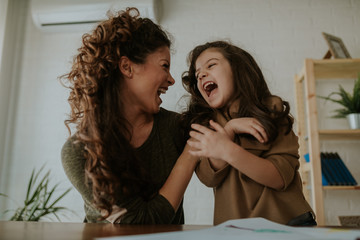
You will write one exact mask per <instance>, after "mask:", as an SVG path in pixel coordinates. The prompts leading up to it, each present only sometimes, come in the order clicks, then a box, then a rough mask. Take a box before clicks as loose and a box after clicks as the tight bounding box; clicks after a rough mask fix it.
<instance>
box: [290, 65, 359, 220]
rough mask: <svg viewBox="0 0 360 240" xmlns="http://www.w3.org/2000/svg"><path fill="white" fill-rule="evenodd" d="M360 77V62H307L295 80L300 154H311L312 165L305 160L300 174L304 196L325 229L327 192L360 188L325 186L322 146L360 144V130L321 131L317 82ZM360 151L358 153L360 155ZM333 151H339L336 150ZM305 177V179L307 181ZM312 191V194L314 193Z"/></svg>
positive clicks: (357, 187) (357, 188) (302, 161)
mask: <svg viewBox="0 0 360 240" xmlns="http://www.w3.org/2000/svg"><path fill="white" fill-rule="evenodd" d="M359 73H360V59H320V60H316V59H305V61H304V66H303V68H302V70H301V72H300V73H299V74H296V75H295V76H294V83H295V90H296V109H297V120H298V124H297V134H298V137H299V145H300V148H299V154H300V156H304V155H305V154H306V153H309V157H310V159H311V161H310V163H306V162H305V160H304V159H303V157H302V158H301V165H300V172H301V175H302V178H303V189H304V196H305V198H306V199H307V200H308V201H309V202H312V207H313V209H314V211H315V214H316V217H317V222H318V224H319V225H325V211H324V193H323V190H360V186H322V175H321V158H320V152H321V145H320V142H321V141H324V140H342V141H344V140H345V141H346V140H351V141H353V140H355V141H357V140H360V129H355V130H351V129H344V130H341V129H335V130H321V129H319V126H318V124H319V121H318V110H317V97H316V96H317V89H316V88H317V87H321V86H322V84H320V85H317V84H316V82H317V81H318V80H320V81H326V80H329V79H336V80H339V81H342V80H350V79H356V78H357V76H358V74H359ZM358 150H359V149H354V151H358ZM333 151H336V149H334V150H333ZM303 176H304V177H303ZM310 191H311V192H310Z"/></svg>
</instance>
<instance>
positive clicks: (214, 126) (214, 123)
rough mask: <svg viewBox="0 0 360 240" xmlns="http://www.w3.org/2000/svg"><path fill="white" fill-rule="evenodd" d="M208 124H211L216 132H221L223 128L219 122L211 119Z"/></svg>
mask: <svg viewBox="0 0 360 240" xmlns="http://www.w3.org/2000/svg"><path fill="white" fill-rule="evenodd" d="M210 126H212V127H213V128H214V129H215V130H216V131H217V132H221V131H223V129H224V128H223V127H222V126H221V125H220V124H218V123H217V122H215V121H213V120H210Z"/></svg>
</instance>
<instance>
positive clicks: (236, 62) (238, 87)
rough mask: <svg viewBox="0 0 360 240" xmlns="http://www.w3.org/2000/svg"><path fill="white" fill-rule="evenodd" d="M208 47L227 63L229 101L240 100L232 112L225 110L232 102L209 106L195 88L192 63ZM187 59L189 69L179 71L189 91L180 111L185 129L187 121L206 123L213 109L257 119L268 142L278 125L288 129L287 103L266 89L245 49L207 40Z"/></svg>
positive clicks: (258, 70) (227, 114) (275, 135)
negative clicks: (230, 88)
mask: <svg viewBox="0 0 360 240" xmlns="http://www.w3.org/2000/svg"><path fill="white" fill-rule="evenodd" d="M209 48H214V49H218V50H219V52H220V53H222V54H223V56H224V57H225V58H226V59H227V60H228V61H229V63H230V66H231V69H232V73H233V78H234V88H235V91H234V92H235V95H234V96H233V98H232V102H233V101H239V102H240V104H239V108H238V110H237V112H236V114H235V115H234V114H230V112H229V111H230V106H231V104H232V102H230V103H228V104H227V105H226V106H224V107H223V108H222V109H213V108H211V107H210V106H209V104H208V103H207V102H206V101H205V99H204V98H203V97H202V95H201V93H200V92H199V90H198V88H197V79H196V76H195V71H196V69H195V63H196V60H197V58H198V57H199V56H200V54H201V53H202V52H204V51H205V50H206V49H209ZM188 62H189V70H188V71H186V72H184V73H183V75H182V82H183V86H184V88H185V89H186V91H187V92H188V93H190V95H191V96H190V103H189V106H188V109H187V111H185V112H184V113H183V115H182V117H183V122H184V125H185V128H187V129H188V130H189V129H190V124H191V123H200V124H202V125H206V126H208V123H209V120H210V119H214V117H215V113H220V114H223V115H224V116H225V117H226V118H229V117H230V118H240V117H252V118H256V119H258V120H259V121H260V123H261V124H262V125H263V126H264V128H265V130H266V132H267V134H268V137H269V142H271V141H273V140H274V139H275V138H276V137H277V135H278V132H279V127H280V126H285V127H286V133H288V132H289V131H290V130H291V128H292V124H293V118H292V117H291V115H290V114H289V112H290V106H289V103H288V102H287V101H283V100H282V99H281V98H280V97H278V96H274V95H272V94H271V93H270V90H269V88H268V86H267V84H266V81H265V79H264V76H263V74H262V72H261V70H260V68H259V66H258V64H257V63H256V61H255V60H254V58H253V57H252V56H251V55H250V54H249V53H248V52H246V51H244V50H243V49H241V48H239V47H237V46H234V45H232V44H230V43H228V42H225V41H215V42H208V43H205V44H203V45H199V46H197V47H195V48H194V49H193V50H192V51H191V52H190V53H189V56H188Z"/></svg>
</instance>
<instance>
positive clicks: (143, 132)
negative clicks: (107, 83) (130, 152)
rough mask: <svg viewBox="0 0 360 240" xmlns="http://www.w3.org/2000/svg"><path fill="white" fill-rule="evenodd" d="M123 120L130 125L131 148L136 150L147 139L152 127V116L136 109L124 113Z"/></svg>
mask: <svg viewBox="0 0 360 240" xmlns="http://www.w3.org/2000/svg"><path fill="white" fill-rule="evenodd" d="M125 118H126V120H127V121H128V122H129V123H130V124H131V127H132V129H131V133H132V134H131V135H132V136H131V139H129V141H130V144H131V146H133V147H134V148H138V147H140V146H141V145H143V144H144V142H145V141H146V140H147V139H148V138H149V136H150V133H151V130H152V128H153V125H154V115H153V114H148V113H145V112H142V111H138V110H136V109H129V110H128V111H125Z"/></svg>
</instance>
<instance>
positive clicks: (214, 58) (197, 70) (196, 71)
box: [195, 57, 219, 75]
mask: <svg viewBox="0 0 360 240" xmlns="http://www.w3.org/2000/svg"><path fill="white" fill-rule="evenodd" d="M211 60H219V59H218V58H216V57H213V58H210V59H208V60H207V61H206V62H205V63H204V64H203V65H206V64H207V63H208V62H210V61H211ZM199 70H200V68H198V69H196V70H195V75H196V74H197V73H198V72H199Z"/></svg>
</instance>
